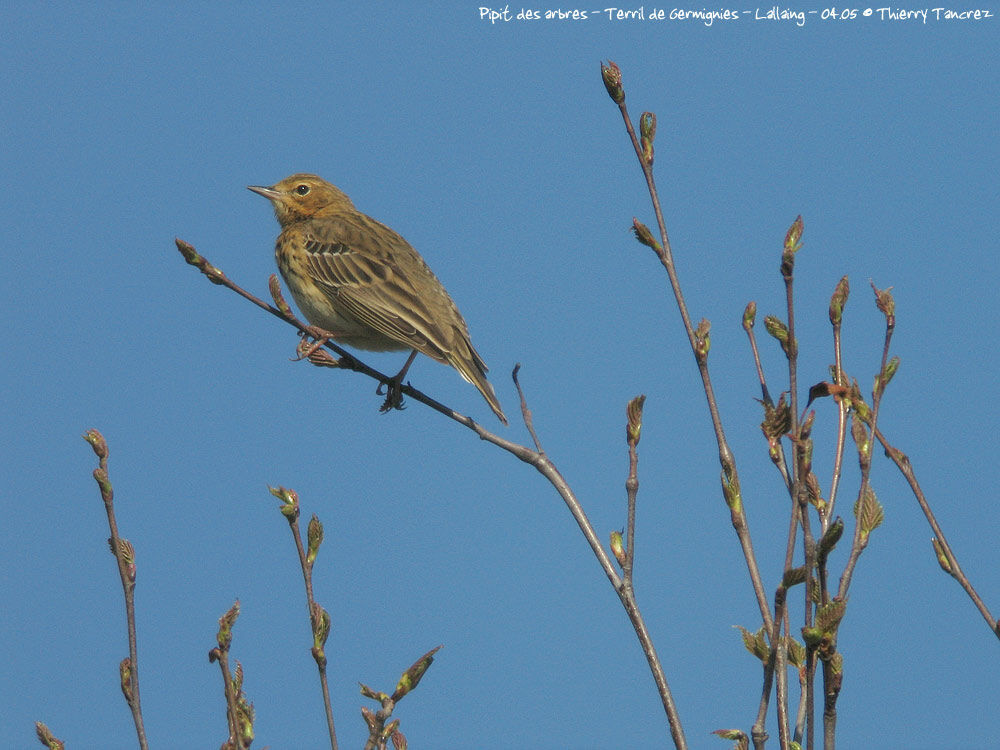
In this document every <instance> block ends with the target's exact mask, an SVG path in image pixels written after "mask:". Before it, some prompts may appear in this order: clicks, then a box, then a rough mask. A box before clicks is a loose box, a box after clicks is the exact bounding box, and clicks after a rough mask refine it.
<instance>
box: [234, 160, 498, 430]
mask: <svg viewBox="0 0 1000 750" xmlns="http://www.w3.org/2000/svg"><path fill="white" fill-rule="evenodd" d="M249 189H250V190H252V191H253V192H255V193H258V194H260V195H263V196H264V197H265V198H267V199H268V200H269V201H271V203H272V204H273V205H274V213H275V216H277V218H278V223H279V224H280V225H281V234H280V235H279V236H278V241H277V244H276V245H275V248H274V255H275V258H276V259H277V261H278V269H279V270H280V271H281V275H282V277H283V278H284V279H285V283H286V284H288V288H289V289H291V291H292V296H293V297H294V298H295V302H296V304H297V305H298V306H299V309H300V310H301V311H302V313H303V314H304V315H305V316H306V318H307V319H308V320H309V322H310V323H312V325H313V326H315V327H317V328H319V329H322V330H323V331H324V332H325V333H326V334H328V336H329V338H332V339H334V340H335V341H337V342H339V343H343V344H346V345H347V346H352V347H357V348H358V349H367V350H369V351H401V350H406V349H411V350H412V352H411V353H410V357H409V359H407V361H406V364H405V365H404V366H403V369H402V370H400V372H399V374H398V375H396V377H395V378H394V379H393V380H394V382H395V383H396V384H397V386H398V384H399V383H402V379H403V376H404V375H405V374H406V371H407V369H408V368H409V366H410V364H411V363H412V362H413V359H414V357H415V356H416V354H417V352H422V353H424V354H426V355H427V356H428V357H430V358H431V359H435V360H437V361H438V362H441V363H444V364H447V365H451V366H452V367H454V368H455V369H456V370H458V372H459V374H460V375H461V376H462V377H463V378H465V379H466V380H467V381H469V382H470V383H472V384H473V385H474V386H476V388H478V389H479V392H480V393H481V394H483V398H485V399H486V402H487V403H488V404H489V405H490V408H491V409H492V410H493V412H494V413H495V414H496V415H497V416H498V417H499V418H500V421H501V422H503V423H504V424H507V417H506V416H504V413H503V410H502V409H501V408H500V402H499V401H497V397H496V394H495V393H494V392H493V387H492V386H491V385H490V384H489V381H488V380H487V379H486V371H487V367H486V363H485V362H484V361H483V358H482V357H480V356H479V353H478V352H476V350H475V349H474V348H473V346H472V341H471V340H470V339H469V328H468V326H467V325H466V323H465V319H464V318H462V314H461V313H460V312H459V311H458V308H457V307H456V306H455V303H454V302H453V301H452V299H451V297H450V296H449V295H448V292H447V291H445V288H444V286H442V284H441V282H440V281H438V279H437V276H435V275H434V273H433V272H432V271H431V269H430V268H428V266H427V263H425V262H424V259H423V258H421V257H420V254H419V253H418V252H417V251H416V250H414V249H413V248H412V247H410V244H409V243H408V242H407V241H406V240H404V239H403V238H402V237H400V236H399V235H398V234H396V232H394V231H393V230H391V229H390V228H389V227H387V226H386V225H385V224H382V223H381V222H378V221H375V219H373V218H371V217H370V216H367V215H365V214H363V213H361V212H360V211H358V210H357V209H356V208H355V207H354V204H353V203H351V199H350V198H348V197H347V195H345V194H344V193H343V192H342V191H341V190H340V189H339V188H337V187H335V186H333V185H331V184H330V183H329V182H327V181H326V180H323V179H322V178H320V177H317V176H316V175H313V174H294V175H292V176H291V177H286V178H285V179H284V180H282V181H281V182H278V183H276V184H275V185H272V186H271V187H260V186H257V185H252V186H250V188H249ZM390 394H391V389H390Z"/></svg>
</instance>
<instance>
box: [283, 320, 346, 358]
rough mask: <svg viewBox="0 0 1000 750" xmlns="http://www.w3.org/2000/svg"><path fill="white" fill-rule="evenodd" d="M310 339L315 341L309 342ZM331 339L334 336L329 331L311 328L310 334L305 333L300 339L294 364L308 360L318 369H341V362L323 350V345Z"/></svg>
mask: <svg viewBox="0 0 1000 750" xmlns="http://www.w3.org/2000/svg"><path fill="white" fill-rule="evenodd" d="M310 338H312V339H313V340H312V341H309V339H310ZM331 338H333V336H332V335H331V334H330V332H329V331H324V330H322V329H319V328H315V327H313V326H310V327H309V332H308V333H303V334H302V337H301V338H300V339H299V344H298V346H296V347H295V357H294V358H293V359H292V362H298V361H299V360H303V359H308V360H309V361H310V362H312V363H313V364H314V365H316V366H317V367H340V360H339V359H337V358H336V357H334V356H333V355H332V354H330V353H329V352H328V351H326V350H325V349H323V345H324V344H325V343H326V342H327V341H329V340H330V339H331Z"/></svg>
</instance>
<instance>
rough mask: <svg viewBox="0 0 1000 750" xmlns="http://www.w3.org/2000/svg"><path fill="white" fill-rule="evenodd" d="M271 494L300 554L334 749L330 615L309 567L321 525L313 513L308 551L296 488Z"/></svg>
mask: <svg viewBox="0 0 1000 750" xmlns="http://www.w3.org/2000/svg"><path fill="white" fill-rule="evenodd" d="M270 490H271V494H272V495H274V496H275V497H276V498H278V499H279V500H281V503H282V504H281V508H280V510H281V514H282V515H283V516H284V517H285V520H287V521H288V527H289V529H291V532H292V539H293V540H294V541H295V549H296V551H297V552H298V555H299V566H300V567H301V568H302V580H303V581H304V583H305V588H306V612H307V613H308V615H309V624H310V628H311V630H312V634H313V645H312V655H313V659H314V660H315V661H316V668H317V669H318V670H319V683H320V689H321V690H322V693H323V708H324V710H325V712H326V728H327V733H328V734H329V736H330V748H331V750H337V731H336V729H335V728H334V723H333V707H332V705H331V702H330V686H329V682H328V680H327V673H326V666H327V658H326V650H325V645H326V639H327V637H328V636H329V634H330V615H329V613H328V612H327V611H326V610H325V609H323V607H321V606H320V605H319V604H317V603H316V600H315V599H314V598H313V585H312V569H313V563H314V562H315V561H316V556H317V555H318V554H319V548H320V545H321V544H322V542H323V524H322V523H320V521H319V519H318V518H317V517H316V516H313V517H312V518H311V519H310V520H309V526H308V530H307V534H308V545H309V550H308V552H307V551H306V548H305V546H304V545H303V544H302V532H301V530H300V529H299V495H298V493H297V492H295V490H289V489H286V488H285V487H277V488H275V487H271V488H270Z"/></svg>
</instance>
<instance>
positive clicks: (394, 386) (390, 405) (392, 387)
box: [375, 377, 406, 414]
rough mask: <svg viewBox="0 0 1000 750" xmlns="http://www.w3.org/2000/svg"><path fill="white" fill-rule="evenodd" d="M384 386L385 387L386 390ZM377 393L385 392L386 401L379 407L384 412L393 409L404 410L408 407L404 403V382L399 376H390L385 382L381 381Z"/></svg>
mask: <svg viewBox="0 0 1000 750" xmlns="http://www.w3.org/2000/svg"><path fill="white" fill-rule="evenodd" d="M383 388H385V390H384V391H383V390H382V389H383ZM375 393H377V394H378V395H379V396H381V395H382V394H383V393H385V401H383V402H382V406H380V407H379V409H378V410H379V411H380V412H381V413H382V414H385V413H386V412H387V411H390V410H392V409H399V410H403V409H405V408H406V405H405V404H403V382H402V381H401V380H400V379H399V378H398V377H395V378H390V379H389V381H388V382H385V383H379V384H378V388H376V389H375Z"/></svg>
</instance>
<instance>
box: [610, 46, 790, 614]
mask: <svg viewBox="0 0 1000 750" xmlns="http://www.w3.org/2000/svg"><path fill="white" fill-rule="evenodd" d="M602 74H603V75H604V76H605V86H607V88H608V93H609V94H611V96H612V100H613V101H614V102H615V103H616V104H617V105H618V110H619V112H620V113H621V116H622V121H623V122H624V123H625V130H626V131H627V132H628V136H629V139H630V140H631V141H632V147H633V149H634V150H635V154H636V157H637V158H638V160H639V166H640V168H641V169H642V174H643V176H644V177H645V179H646V187H647V189H648V190H649V197H650V199H651V201H652V205H653V212H654V214H655V215H656V223H657V228H658V229H659V233H660V242H659V244H658V245H657V244H653V245H650V247H651V248H652V249H653V252H655V253H656V256H657V258H659V260H660V263H661V264H662V265H663V267H664V269H665V270H666V272H667V277H668V279H669V280H670V288H671V289H672V291H673V294H674V299H675V301H676V302H677V309H678V311H679V312H680V315H681V321H682V322H683V324H684V331H685V333H686V334H687V337H688V343H689V344H690V345H691V350H692V352H693V353H694V355H695V361H696V362H697V365H698V372H699V374H700V375H701V381H702V387H703V389H704V391H705V398H706V399H707V401H708V411H709V414H710V416H711V419H712V427H713V429H714V431H715V439H716V444H717V445H718V449H719V463H720V464H721V466H722V473H723V483H724V485H725V486H727V487H728V488H729V490H728V492H730V494H731V497H732V499H733V502H732V503H731V504H730V497H727V504H729V507H730V515H731V519H732V522H733V528H734V529H735V531H736V536H737V538H738V539H739V542H740V547H741V548H742V550H743V557H744V560H745V561H746V565H747V570H748V572H749V574H750V581H751V584H752V585H753V590H754V595H755V596H756V598H757V607H758V609H759V610H760V615H761V619H762V620H763V621H764V624H765V626H766V627H767V630H768V631H769V632H770V631H771V630H772V628H773V622H772V617H771V609H770V604H769V602H768V598H767V593H766V592H765V590H764V582H763V579H762V578H761V575H760V569H759V567H758V565H757V558H756V555H755V553H754V551H753V541H752V539H751V537H750V529H749V526H748V524H747V518H746V511H745V509H744V507H743V503H742V498H741V497H739V474H738V472H737V469H736V462H735V460H734V458H733V453H732V450H731V449H730V447H729V442H728V441H727V440H726V434H725V430H724V429H723V427H722V419H721V417H720V416H719V407H718V402H717V401H716V398H715V392H714V389H713V387H712V379H711V377H710V375H709V372H708V358H707V347H706V346H705V345H704V344H700V343H699V337H698V336H696V332H695V328H694V326H693V325H692V324H691V317H690V315H689V314H688V309H687V304H686V303H685V301H684V294H683V292H682V291H681V286H680V280H679V278H678V276H677V270H676V268H675V267H674V258H673V251H672V250H671V248H670V239H669V237H668V236H667V225H666V222H665V221H664V219H663V211H662V208H661V206H660V198H659V195H658V194H657V191H656V181H655V180H654V179H653V167H652V162H653V159H652V139H651V138H650V139H648V141H649V149H650V150H649V154H648V156H647V154H646V153H645V152H644V150H643V147H642V145H641V144H640V142H639V139H638V138H637V137H636V134H635V128H634V127H633V126H632V120H631V118H630V117H629V114H628V108H627V107H626V106H625V92H624V88H623V87H622V85H621V71H619V70H618V66H617V65H615V64H614V63H609V64H608V65H607V66H602ZM609 74H610V75H609ZM609 78H612V79H613V81H609ZM613 86H614V87H616V92H615V93H612V87H613ZM644 140H645V139H644ZM702 339H703V337H702ZM724 491H725V490H724Z"/></svg>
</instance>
